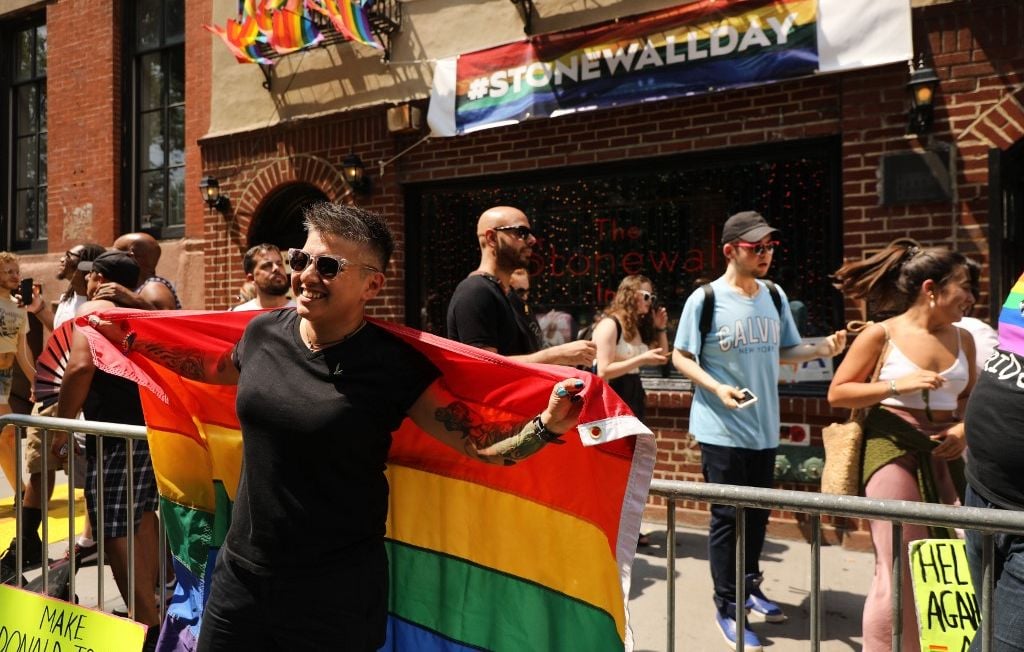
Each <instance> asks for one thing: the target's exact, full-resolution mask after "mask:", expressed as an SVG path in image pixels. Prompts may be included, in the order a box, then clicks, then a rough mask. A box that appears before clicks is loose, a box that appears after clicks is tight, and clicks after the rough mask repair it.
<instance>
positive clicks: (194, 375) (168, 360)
mask: <svg viewBox="0 0 1024 652" xmlns="http://www.w3.org/2000/svg"><path fill="white" fill-rule="evenodd" d="M133 348H134V349H135V350H136V351H140V352H142V353H143V354H145V356H146V357H148V358H152V359H153V360H154V361H155V362H158V363H160V364H161V365H163V366H165V367H167V368H168V369H170V370H171V371H173V372H175V373H177V374H180V375H182V376H185V377H186V378H191V379H192V380H198V381H203V380H206V364H205V358H204V357H203V354H202V352H201V351H199V350H198V349H194V350H189V349H182V348H177V347H175V348H174V349H172V348H170V347H168V346H165V345H163V344H161V343H159V342H140V341H136V342H135V345H134V346H133ZM219 365H220V361H218V368H219Z"/></svg>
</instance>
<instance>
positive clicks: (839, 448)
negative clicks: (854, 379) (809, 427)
mask: <svg viewBox="0 0 1024 652" xmlns="http://www.w3.org/2000/svg"><path fill="white" fill-rule="evenodd" d="M869 323H870V322H869ZM865 326H867V324H865ZM882 328H883V329H884V328H885V327H884V326H883V327H882ZM888 351H889V331H888V330H886V331H885V344H884V345H883V346H882V351H881V353H880V354H879V356H878V361H877V362H875V371H874V372H873V373H872V374H871V380H870V381H868V382H872V383H873V382H875V381H876V380H878V374H879V372H880V371H881V370H882V362H883V361H884V360H885V355H886V353H888ZM869 409H870V408H869ZM869 409H861V408H854V409H853V410H850V418H849V419H847V420H846V421H845V422H844V423H833V424H831V425H828V426H826V427H824V428H822V430H821V440H822V442H823V443H824V444H825V468H824V470H823V471H822V473H821V493H823V494H837V495H841V496H856V495H857V494H859V493H860V457H861V451H863V450H864V427H863V423H864V418H865V417H866V416H867V413H868V410H869Z"/></svg>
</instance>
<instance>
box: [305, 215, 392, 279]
mask: <svg viewBox="0 0 1024 652" xmlns="http://www.w3.org/2000/svg"><path fill="white" fill-rule="evenodd" d="M303 216H304V217H305V220H304V222H305V225H306V229H307V230H308V231H316V232H317V233H322V234H325V235H333V236H335V237H338V238H342V239H344V240H349V241H350V242H355V243H358V244H361V245H365V246H367V247H369V248H370V250H371V251H372V252H373V255H374V256H375V257H376V258H377V261H376V262H377V267H378V268H379V269H380V271H382V272H384V271H386V270H387V265H388V261H389V260H391V254H392V253H394V251H395V236H394V235H393V234H392V233H391V227H389V226H388V223H387V222H386V221H385V220H384V218H383V217H381V216H380V215H377V214H376V213H371V212H370V211H368V210H365V209H362V208H359V207H358V206H349V205H345V204H334V203H330V202H317V203H315V204H312V205H310V206H309V207H308V208H306V210H305V211H304V212H303Z"/></svg>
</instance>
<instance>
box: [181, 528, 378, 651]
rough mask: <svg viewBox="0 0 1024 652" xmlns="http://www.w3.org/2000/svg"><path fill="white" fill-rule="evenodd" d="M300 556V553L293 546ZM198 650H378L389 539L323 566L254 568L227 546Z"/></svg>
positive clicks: (220, 557) (219, 562)
mask: <svg viewBox="0 0 1024 652" xmlns="http://www.w3.org/2000/svg"><path fill="white" fill-rule="evenodd" d="M293 552H294V553H295V555H296V558H299V557H300V556H301V554H302V552H301V551H300V550H295V551H293ZM212 582H213V586H212V587H211V588H210V599H209V600H208V601H207V603H206V609H205V610H204V612H203V621H202V624H201V625H200V629H199V644H198V646H197V647H196V650H197V652H221V651H223V652H235V651H236V650H248V651H256V652H259V651H266V652H270V651H271V650H282V651H289V652H290V651H291V650H309V651H310V652H314V651H316V652H319V651H320V650H337V649H345V650H351V651H353V652H363V651H364V650H365V651H367V652H370V651H373V650H378V649H380V647H381V646H383V645H384V642H385V639H386V637H387V609H388V559H387V553H386V552H385V551H384V545H383V544H380V545H375V546H373V547H372V549H370V550H369V551H366V550H360V552H359V554H358V555H347V556H345V557H344V558H339V559H332V560H330V562H327V563H324V564H323V565H322V566H321V567H319V568H307V567H304V568H301V569H292V570H287V571H274V572H272V573H271V574H267V575H264V574H260V575H257V574H255V573H252V572H249V571H248V570H246V568H245V567H243V566H242V565H240V564H239V563H238V561H235V560H232V555H231V553H230V551H228V550H226V549H222V550H221V551H220V554H219V555H218V556H217V565H216V568H215V569H214V572H213V579H212Z"/></svg>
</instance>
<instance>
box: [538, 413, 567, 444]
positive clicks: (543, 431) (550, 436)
mask: <svg viewBox="0 0 1024 652" xmlns="http://www.w3.org/2000/svg"><path fill="white" fill-rule="evenodd" d="M533 426H534V428H536V432H537V436H538V437H540V438H541V439H543V440H544V441H546V442H548V443H551V442H553V441H560V440H559V439H558V438H559V437H561V436H562V435H563V434H565V433H561V432H551V431H550V430H548V427H547V426H545V425H544V422H543V421H542V420H541V418H540V415H539V414H538V415H537V416H535V417H533Z"/></svg>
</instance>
